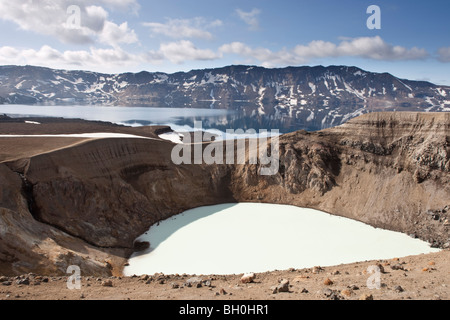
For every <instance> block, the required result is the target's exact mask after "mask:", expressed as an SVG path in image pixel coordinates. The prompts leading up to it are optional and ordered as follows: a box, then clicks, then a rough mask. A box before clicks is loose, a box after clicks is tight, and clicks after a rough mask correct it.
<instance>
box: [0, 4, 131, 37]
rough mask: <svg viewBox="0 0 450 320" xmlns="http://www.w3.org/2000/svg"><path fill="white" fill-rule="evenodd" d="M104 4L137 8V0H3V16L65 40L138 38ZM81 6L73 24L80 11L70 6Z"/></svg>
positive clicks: (22, 27)
mask: <svg viewBox="0 0 450 320" xmlns="http://www.w3.org/2000/svg"><path fill="white" fill-rule="evenodd" d="M98 3H100V4H102V5H105V6H106V7H111V8H122V10H123V9H124V8H128V7H129V8H136V6H138V4H137V2H136V1H135V0H126V1H124V2H123V3H121V1H118V0H100V1H93V0H58V1H56V0H39V1H32V0H15V1H9V0H0V19H2V20H7V21H11V22H13V23H15V24H17V25H18V26H19V27H20V28H21V29H23V30H27V31H31V32H35V33H38V34H43V35H50V36H53V37H55V38H57V39H58V40H60V41H61V42H63V43H71V44H88V43H93V42H95V41H96V40H97V39H100V41H102V42H105V41H112V45H116V44H118V43H135V42H137V41H138V39H137V36H136V34H135V32H134V31H133V30H130V29H129V28H128V25H127V24H125V25H124V24H121V25H117V24H115V23H113V22H111V21H109V20H108V12H107V11H106V10H105V8H104V7H101V6H98V5H96V4H98ZM71 6H78V8H79V13H80V16H79V17H80V19H79V21H80V25H79V26H77V27H76V28H74V26H73V24H71V23H70V22H71V21H73V20H72V17H73V16H74V15H77V13H76V12H72V11H70V10H69V12H68V8H69V7H71Z"/></svg>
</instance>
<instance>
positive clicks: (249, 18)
mask: <svg viewBox="0 0 450 320" xmlns="http://www.w3.org/2000/svg"><path fill="white" fill-rule="evenodd" d="M236 13H237V15H238V16H239V18H240V19H241V20H242V21H244V22H245V23H246V24H248V25H249V27H250V30H258V29H259V20H258V16H259V15H260V14H261V10H259V9H256V8H254V9H252V11H250V12H245V11H242V10H241V9H236Z"/></svg>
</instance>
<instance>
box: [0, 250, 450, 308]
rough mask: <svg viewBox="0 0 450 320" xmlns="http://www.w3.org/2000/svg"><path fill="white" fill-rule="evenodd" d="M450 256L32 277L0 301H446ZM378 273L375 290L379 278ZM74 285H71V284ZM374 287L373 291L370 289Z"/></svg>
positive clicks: (3, 289)
mask: <svg viewBox="0 0 450 320" xmlns="http://www.w3.org/2000/svg"><path fill="white" fill-rule="evenodd" d="M449 261H450V251H449V250H444V251H442V252H439V253H435V254H427V255H420V256H411V257H405V258H400V259H392V260H380V261H368V262H361V263H354V264H348V265H340V266H335V267H323V268H322V267H319V266H318V267H314V268H310V269H302V270H296V269H291V270H286V271H274V272H267V273H259V274H255V278H254V279H250V282H248V280H249V279H248V278H246V280H247V283H244V281H242V280H243V275H242V274H240V275H228V276H223V275H215V276H214V275H208V276H205V275H196V276H194V275H163V274H155V275H144V276H133V277H111V278H96V277H83V275H81V288H80V289H72V290H70V289H68V286H67V283H68V280H69V282H70V280H71V279H70V278H69V276H70V275H69V276H68V277H44V276H38V275H34V274H28V275H23V276H18V277H10V278H9V277H0V282H1V283H0V300H235V301H239V300H241V301H243V300H260V301H261V300H267V301H271V300H448V299H449V298H450V281H449V279H450V277H449V276H450V264H449ZM371 266H377V267H378V268H379V269H380V271H381V274H380V277H379V280H380V282H379V285H380V288H379V289H376V288H373V286H376V277H375V276H376V274H374V273H372V272H371V271H370V269H369V267H371ZM71 283H73V282H71ZM371 287H372V289H371Z"/></svg>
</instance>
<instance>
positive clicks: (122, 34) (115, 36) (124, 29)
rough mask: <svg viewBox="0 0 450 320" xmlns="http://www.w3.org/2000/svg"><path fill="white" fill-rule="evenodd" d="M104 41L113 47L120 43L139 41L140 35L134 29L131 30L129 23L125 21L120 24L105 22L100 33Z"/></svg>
mask: <svg viewBox="0 0 450 320" xmlns="http://www.w3.org/2000/svg"><path fill="white" fill-rule="evenodd" d="M99 40H100V41H101V42H102V43H105V44H109V45H111V46H113V47H115V46H118V45H119V44H123V43H124V44H132V43H136V42H138V41H139V40H138V36H137V35H136V33H135V32H134V30H130V28H129V27H128V23H127V22H124V23H122V24H121V25H120V26H119V25H117V24H115V23H112V22H110V21H106V22H105V26H104V27H103V30H102V32H101V33H100V34H99Z"/></svg>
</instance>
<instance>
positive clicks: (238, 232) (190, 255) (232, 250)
mask: <svg viewBox="0 0 450 320" xmlns="http://www.w3.org/2000/svg"><path fill="white" fill-rule="evenodd" d="M139 240H140V241H148V242H150V244H151V247H150V249H149V250H148V251H146V252H145V253H144V254H142V253H141V254H140V255H134V256H133V257H132V258H131V259H130V260H129V266H128V267H126V268H125V270H124V273H125V275H128V276H131V275H133V274H136V275H141V274H154V273H157V272H162V273H165V274H175V273H179V274H183V273H187V274H240V273H245V272H265V271H273V270H287V269H289V268H298V269H301V268H310V267H314V266H318V265H320V266H333V265H339V264H345V263H353V262H360V261H367V260H378V259H392V258H395V257H405V256H410V255H418V254H422V253H431V252H437V251H439V250H438V249H433V248H431V247H430V245H429V244H428V243H426V242H424V241H421V240H418V239H413V238H411V237H409V236H407V235H405V234H402V233H398V232H392V231H386V230H381V229H375V228H373V227H371V226H369V225H366V224H363V223H360V222H357V221H354V220H350V219H345V218H341V217H337V216H332V215H329V214H327V213H324V212H321V211H317V210H312V209H303V208H298V207H293V206H281V205H271V204H249V203H241V204H228V205H218V206H212V207H202V208H198V209H194V210H189V211H186V212H185V213H183V214H181V215H178V216H176V217H173V218H171V219H168V220H166V221H163V222H162V223H160V224H159V225H158V226H153V227H152V228H151V229H150V230H149V231H148V232H147V234H145V235H143V236H141V237H140V238H139Z"/></svg>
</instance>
